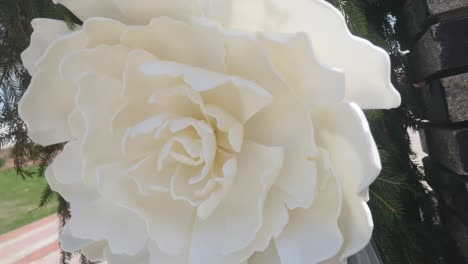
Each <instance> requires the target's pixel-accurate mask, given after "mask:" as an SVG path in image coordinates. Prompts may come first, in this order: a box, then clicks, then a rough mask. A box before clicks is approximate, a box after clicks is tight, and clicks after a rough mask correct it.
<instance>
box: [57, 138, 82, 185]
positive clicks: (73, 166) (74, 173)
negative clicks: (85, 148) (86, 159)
mask: <svg viewBox="0 0 468 264" xmlns="http://www.w3.org/2000/svg"><path fill="white" fill-rule="evenodd" d="M80 146H81V143H80V142H78V141H71V142H68V143H67V144H66V145H65V147H64V148H63V151H62V152H61V153H60V154H59V155H58V156H57V157H56V158H55V159H54V161H53V162H52V164H51V166H52V169H53V171H54V174H55V178H56V179H57V181H59V182H60V183H61V184H73V183H75V182H82V181H83V173H84V171H83V169H84V167H83V161H82V157H81V149H80Z"/></svg>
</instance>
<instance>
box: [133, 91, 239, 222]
mask: <svg viewBox="0 0 468 264" xmlns="http://www.w3.org/2000/svg"><path fill="white" fill-rule="evenodd" d="M152 103H154V104H156V105H157V107H156V108H158V110H159V111H158V112H160V113H161V114H160V115H159V116H156V117H152V118H150V119H148V120H146V121H144V122H142V123H140V124H138V125H137V126H134V127H132V128H131V129H130V130H129V132H128V133H127V134H128V138H130V140H136V141H138V140H137V138H138V137H144V139H145V142H147V144H149V146H147V149H148V150H150V151H149V153H151V154H145V155H149V156H150V157H151V158H147V157H145V162H149V163H153V164H152V166H153V169H152V170H154V173H153V174H152V178H146V179H144V181H143V180H142V179H139V178H138V176H136V178H137V179H136V181H137V183H139V187H140V190H141V191H142V192H143V193H149V192H153V191H163V192H168V193H169V194H170V195H171V197H172V198H173V199H175V200H183V201H186V202H188V203H189V204H191V205H192V206H194V207H197V212H198V216H199V217H201V218H205V217H207V216H208V215H209V214H210V213H211V212H212V211H213V210H214V209H215V208H216V207H217V205H218V204H219V203H220V202H221V200H222V199H223V197H224V196H225V194H226V193H227V191H228V190H229V188H230V186H231V184H232V181H233V177H234V176H235V173H236V168H237V161H236V153H237V152H239V151H240V149H241V147H242V142H243V126H242V125H241V124H240V123H239V122H238V121H236V120H235V118H233V117H232V116H231V115H230V114H229V113H228V112H226V111H224V110H223V109H222V108H221V107H219V106H216V105H210V104H208V105H205V104H204V102H203V98H202V97H201V96H200V95H199V94H198V93H197V92H195V91H193V90H190V89H189V88H187V87H183V86H179V87H176V88H174V89H173V90H172V91H171V92H167V91H166V92H161V91H158V94H157V96H153V99H152ZM194 106H196V107H194ZM187 109H190V111H187ZM132 144H133V143H130V145H132ZM143 144H145V143H144V142H142V143H140V144H138V145H139V146H140V149H141V145H143ZM147 171H148V170H147Z"/></svg>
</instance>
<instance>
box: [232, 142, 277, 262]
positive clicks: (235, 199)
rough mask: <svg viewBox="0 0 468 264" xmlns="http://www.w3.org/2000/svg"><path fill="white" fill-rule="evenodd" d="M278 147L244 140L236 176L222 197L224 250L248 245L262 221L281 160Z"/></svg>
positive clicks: (233, 250) (234, 250)
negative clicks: (224, 228) (224, 229)
mask: <svg viewBox="0 0 468 264" xmlns="http://www.w3.org/2000/svg"><path fill="white" fill-rule="evenodd" d="M283 155H284V153H283V149H282V148H281V147H267V146H263V145H259V144H256V143H254V142H251V141H245V142H244V145H243V146H242V151H241V152H240V153H239V155H238V170H237V176H236V178H235V179H234V182H233V185H232V187H231V189H230V190H229V192H228V194H227V196H226V197H225V199H224V200H223V204H224V208H225V215H226V237H227V238H228V239H226V241H225V242H224V248H223V252H225V253H233V252H236V251H238V250H241V249H243V248H245V247H247V246H248V245H249V244H250V243H251V242H252V241H253V240H254V239H255V236H256V233H257V232H258V231H259V230H260V228H261V226H262V224H263V210H264V204H265V200H266V197H267V194H268V192H269V190H270V188H271V186H272V184H273V183H274V181H275V180H276V178H277V176H278V174H279V172H280V169H281V166H282V163H283V159H284V156H283Z"/></svg>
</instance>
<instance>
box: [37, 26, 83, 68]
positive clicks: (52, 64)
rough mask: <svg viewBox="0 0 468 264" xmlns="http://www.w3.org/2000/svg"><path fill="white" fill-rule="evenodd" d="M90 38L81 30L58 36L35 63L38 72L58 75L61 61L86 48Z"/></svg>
mask: <svg viewBox="0 0 468 264" xmlns="http://www.w3.org/2000/svg"><path fill="white" fill-rule="evenodd" d="M90 41H91V40H90V38H89V36H88V34H86V32H84V31H83V30H78V31H74V32H71V33H69V34H64V35H60V36H59V37H57V38H56V39H55V40H54V41H52V43H50V45H49V47H48V48H47V50H46V51H45V53H44V54H43V55H42V57H41V58H39V60H38V61H37V68H38V69H39V70H44V71H48V72H49V74H51V75H55V74H56V73H58V71H59V68H60V63H61V61H62V59H63V58H64V57H65V56H67V55H69V54H70V53H73V52H75V51H77V50H80V49H83V48H85V47H87V45H89V43H90Z"/></svg>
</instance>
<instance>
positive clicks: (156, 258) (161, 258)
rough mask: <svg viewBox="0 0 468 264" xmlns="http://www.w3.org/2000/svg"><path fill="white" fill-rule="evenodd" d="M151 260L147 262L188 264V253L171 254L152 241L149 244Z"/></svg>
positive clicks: (153, 263) (154, 263) (149, 263)
mask: <svg viewBox="0 0 468 264" xmlns="http://www.w3.org/2000/svg"><path fill="white" fill-rule="evenodd" d="M148 251H149V255H150V258H149V262H148V263H146V264H187V254H181V255H178V256H170V255H168V254H166V253H164V252H162V251H161V249H159V247H158V245H157V244H156V243H155V242H153V241H150V243H149V246H148Z"/></svg>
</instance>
